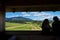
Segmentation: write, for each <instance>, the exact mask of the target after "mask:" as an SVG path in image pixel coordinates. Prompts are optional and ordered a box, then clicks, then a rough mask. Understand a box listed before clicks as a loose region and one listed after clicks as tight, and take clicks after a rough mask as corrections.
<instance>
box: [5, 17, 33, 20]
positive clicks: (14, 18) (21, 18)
mask: <svg viewBox="0 0 60 40" xmlns="http://www.w3.org/2000/svg"><path fill="white" fill-rule="evenodd" d="M5 20H6V21H22V20H23V21H33V20H32V19H29V18H25V17H12V18H6V19H5Z"/></svg>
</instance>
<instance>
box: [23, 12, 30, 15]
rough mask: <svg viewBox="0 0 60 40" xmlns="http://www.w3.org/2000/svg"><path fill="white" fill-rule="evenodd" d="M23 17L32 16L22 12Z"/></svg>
mask: <svg viewBox="0 0 60 40" xmlns="http://www.w3.org/2000/svg"><path fill="white" fill-rule="evenodd" d="M22 16H31V15H30V14H28V13H27V12H22Z"/></svg>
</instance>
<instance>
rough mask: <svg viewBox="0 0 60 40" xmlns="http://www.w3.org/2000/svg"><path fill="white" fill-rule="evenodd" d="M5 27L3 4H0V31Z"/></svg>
mask: <svg viewBox="0 0 60 40" xmlns="http://www.w3.org/2000/svg"><path fill="white" fill-rule="evenodd" d="M4 29H5V6H4V5H0V32H2V31H4Z"/></svg>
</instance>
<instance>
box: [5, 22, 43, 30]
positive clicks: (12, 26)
mask: <svg viewBox="0 0 60 40" xmlns="http://www.w3.org/2000/svg"><path fill="white" fill-rule="evenodd" d="M5 26H6V28H5V30H42V29H41V27H40V25H38V24H37V23H32V22H27V23H26V24H21V23H11V22H5Z"/></svg>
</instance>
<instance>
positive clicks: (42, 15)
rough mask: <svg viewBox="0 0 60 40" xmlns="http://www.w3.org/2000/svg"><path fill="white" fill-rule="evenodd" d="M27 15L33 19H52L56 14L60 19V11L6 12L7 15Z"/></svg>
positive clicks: (9, 16)
mask: <svg viewBox="0 0 60 40" xmlns="http://www.w3.org/2000/svg"><path fill="white" fill-rule="evenodd" d="M19 16H20V17H25V18H30V19H32V20H44V19H49V20H52V19H53V17H54V16H57V17H58V18H59V19H60V11H56V12H53V11H44V12H43V11H42V12H15V13H13V12H6V14H5V17H6V18H11V17H19Z"/></svg>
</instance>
